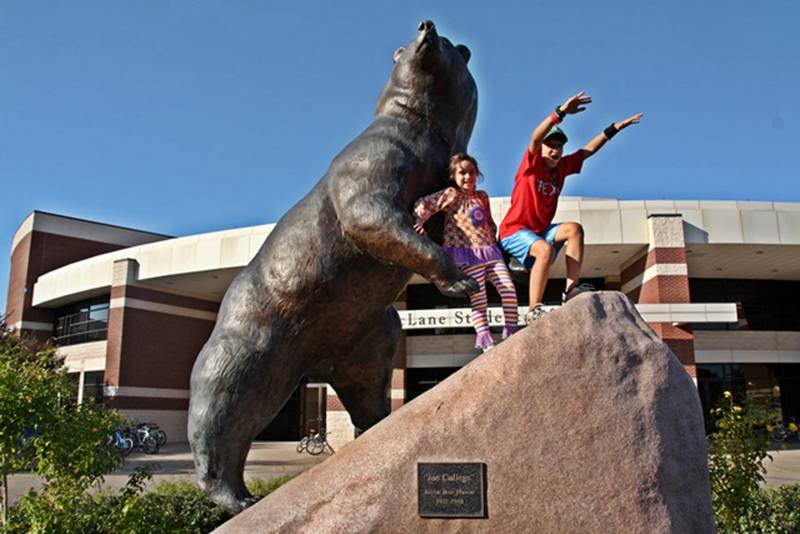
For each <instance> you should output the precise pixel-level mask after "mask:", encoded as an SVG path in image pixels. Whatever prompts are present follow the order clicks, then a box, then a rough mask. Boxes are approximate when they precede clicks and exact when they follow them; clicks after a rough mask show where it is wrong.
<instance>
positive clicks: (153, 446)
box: [142, 435, 158, 454]
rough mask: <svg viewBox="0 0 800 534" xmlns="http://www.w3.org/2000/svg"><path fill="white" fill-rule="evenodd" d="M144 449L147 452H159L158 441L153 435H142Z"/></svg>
mask: <svg viewBox="0 0 800 534" xmlns="http://www.w3.org/2000/svg"><path fill="white" fill-rule="evenodd" d="M142 450H143V451H144V452H145V453H147V454H156V453H158V442H157V441H156V438H154V437H153V436H149V435H148V436H144V437H142Z"/></svg>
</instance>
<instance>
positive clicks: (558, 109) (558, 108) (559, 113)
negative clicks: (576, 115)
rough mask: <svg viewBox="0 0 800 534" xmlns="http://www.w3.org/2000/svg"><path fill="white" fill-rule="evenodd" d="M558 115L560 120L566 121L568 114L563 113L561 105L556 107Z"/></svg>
mask: <svg viewBox="0 0 800 534" xmlns="http://www.w3.org/2000/svg"><path fill="white" fill-rule="evenodd" d="M556 115H558V118H559V119H561V120H564V117H566V115H567V114H566V113H564V112H563V111H561V104H559V105H557V106H556Z"/></svg>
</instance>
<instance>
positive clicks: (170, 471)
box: [9, 441, 327, 502]
mask: <svg viewBox="0 0 800 534" xmlns="http://www.w3.org/2000/svg"><path fill="white" fill-rule="evenodd" d="M296 446H297V443H296V442H283V441H271V442H257V443H253V446H252V447H251V448H250V453H249V454H248V455H247V464H246V465H245V470H244V474H245V479H246V480H249V479H251V478H260V479H263V480H270V479H273V478H276V477H279V476H283V475H296V474H298V473H301V472H303V471H305V470H306V469H308V468H309V467H311V466H313V465H316V464H318V463H319V462H321V461H323V460H325V458H327V455H320V456H311V455H309V454H308V453H302V454H298V453H297V452H296V451H295V447H296ZM145 465H149V466H150V467H151V468H152V469H151V471H152V473H153V478H152V479H151V481H150V483H149V484H148V485H153V484H157V483H158V482H161V481H164V480H189V481H192V482H193V481H194V463H193V461H192V453H191V451H190V450H189V444H188V443H167V444H166V445H165V446H164V447H163V448H162V449H161V451H160V452H159V453H158V454H155V455H148V454H144V453H141V452H134V453H132V454H131V455H130V456H128V457H127V458H126V459H125V465H123V466H122V467H121V468H120V469H118V470H117V471H115V472H114V473H112V474H110V475H107V476H106V477H105V483H104V484H103V486H104V487H105V488H121V487H123V486H125V483H126V482H127V481H128V475H130V473H132V472H133V470H134V469H136V468H137V467H140V466H145ZM39 486H41V480H39V478H38V477H37V476H35V475H28V474H19V475H12V476H10V477H9V498H10V500H11V502H15V501H16V500H17V499H19V498H20V497H21V496H22V495H23V493H25V491H26V490H27V489H28V488H38V487H39Z"/></svg>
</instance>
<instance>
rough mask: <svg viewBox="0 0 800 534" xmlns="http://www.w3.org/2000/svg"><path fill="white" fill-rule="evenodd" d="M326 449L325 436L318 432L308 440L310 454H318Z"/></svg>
mask: <svg viewBox="0 0 800 534" xmlns="http://www.w3.org/2000/svg"><path fill="white" fill-rule="evenodd" d="M324 450H325V438H324V437H323V436H320V435H319V434H317V435H316V436H314V437H313V438H311V439H310V440H308V454H310V455H312V456H317V455H318V454H321V453H322V451H324Z"/></svg>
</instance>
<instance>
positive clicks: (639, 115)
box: [614, 113, 644, 130]
mask: <svg viewBox="0 0 800 534" xmlns="http://www.w3.org/2000/svg"><path fill="white" fill-rule="evenodd" d="M643 115H644V113H637V114H636V115H631V116H630V117H628V118H627V119H623V120H621V121H619V122H616V123H614V126H615V127H616V128H617V130H622V129H624V128H627V127H628V126H630V125H631V124H639V121H640V120H642V116H643Z"/></svg>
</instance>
